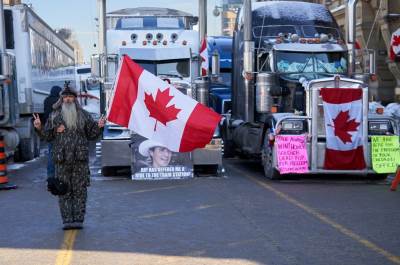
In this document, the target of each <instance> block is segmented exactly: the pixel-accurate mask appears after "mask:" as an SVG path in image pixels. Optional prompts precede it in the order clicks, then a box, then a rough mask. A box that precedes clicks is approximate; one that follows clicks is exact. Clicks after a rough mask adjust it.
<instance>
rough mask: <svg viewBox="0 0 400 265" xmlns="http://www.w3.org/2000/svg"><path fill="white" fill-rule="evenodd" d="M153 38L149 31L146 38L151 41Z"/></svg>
mask: <svg viewBox="0 0 400 265" xmlns="http://www.w3.org/2000/svg"><path fill="white" fill-rule="evenodd" d="M152 39H153V34H151V33H150V32H149V33H147V34H146V40H148V41H151V40H152Z"/></svg>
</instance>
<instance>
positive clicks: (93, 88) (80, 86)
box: [75, 64, 100, 120]
mask: <svg viewBox="0 0 400 265" xmlns="http://www.w3.org/2000/svg"><path fill="white" fill-rule="evenodd" d="M75 76H76V90H77V91H78V100H79V103H80V104H81V106H82V107H83V108H84V109H85V110H86V111H88V112H89V113H90V114H91V115H92V117H93V118H94V119H96V120H97V119H99V118H100V84H99V82H98V80H97V79H95V78H92V73H91V68H90V64H83V65H77V66H76V67H75Z"/></svg>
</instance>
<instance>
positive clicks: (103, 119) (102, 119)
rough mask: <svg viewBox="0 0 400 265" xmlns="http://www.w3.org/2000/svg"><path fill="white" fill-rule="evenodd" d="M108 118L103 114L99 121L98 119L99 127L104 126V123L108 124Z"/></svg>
mask: <svg viewBox="0 0 400 265" xmlns="http://www.w3.org/2000/svg"><path fill="white" fill-rule="evenodd" d="M106 120H107V118H106V117H104V114H102V115H101V117H100V119H99V121H98V123H97V125H98V126H99V128H103V127H104V125H105V124H106Z"/></svg>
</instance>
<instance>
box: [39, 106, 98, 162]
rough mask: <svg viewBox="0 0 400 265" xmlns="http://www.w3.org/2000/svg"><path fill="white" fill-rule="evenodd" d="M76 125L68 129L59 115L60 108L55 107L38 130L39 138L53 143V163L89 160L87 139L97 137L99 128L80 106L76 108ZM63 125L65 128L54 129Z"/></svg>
mask: <svg viewBox="0 0 400 265" xmlns="http://www.w3.org/2000/svg"><path fill="white" fill-rule="evenodd" d="M77 112H78V121H77V123H78V126H77V128H76V129H72V130H71V129H68V128H67V126H66V125H65V122H64V120H63V118H62V115H61V108H58V109H55V110H54V111H53V112H52V113H51V114H50V117H49V119H48V120H47V122H46V125H45V126H44V129H42V130H40V131H39V135H40V136H41V138H43V139H45V140H46V141H48V142H52V143H53V156H52V158H53V161H54V163H56V164H57V163H68V164H74V163H76V162H88V161H89V140H95V139H97V138H98V137H99V136H100V134H101V129H100V128H99V127H98V125H97V122H96V121H94V120H93V118H92V117H91V116H90V114H89V113H88V112H87V111H85V110H83V109H82V108H80V107H78V108H77ZM62 124H63V125H64V127H65V130H64V132H62V133H57V131H56V129H57V128H58V127H59V126H60V125H62Z"/></svg>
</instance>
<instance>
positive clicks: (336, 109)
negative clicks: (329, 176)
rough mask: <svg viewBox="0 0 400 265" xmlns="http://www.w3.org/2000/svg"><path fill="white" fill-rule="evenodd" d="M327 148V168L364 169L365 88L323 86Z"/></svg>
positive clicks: (325, 165)
mask: <svg viewBox="0 0 400 265" xmlns="http://www.w3.org/2000/svg"><path fill="white" fill-rule="evenodd" d="M321 96H322V100H323V108H324V118H325V128H326V150H325V164H324V167H325V169H337V170H351V169H364V168H365V166H366V165H365V160H364V151H363V145H362V90H361V89H360V88H322V89H321Z"/></svg>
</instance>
